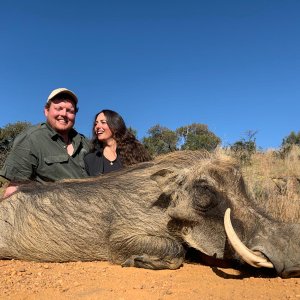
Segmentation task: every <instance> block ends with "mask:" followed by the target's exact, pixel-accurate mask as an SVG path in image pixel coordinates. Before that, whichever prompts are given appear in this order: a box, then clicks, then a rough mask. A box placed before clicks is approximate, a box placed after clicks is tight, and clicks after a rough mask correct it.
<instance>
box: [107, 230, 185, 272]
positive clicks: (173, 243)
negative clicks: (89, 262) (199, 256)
mask: <svg viewBox="0 0 300 300" xmlns="http://www.w3.org/2000/svg"><path fill="white" fill-rule="evenodd" d="M123 238H124V237H123ZM110 255H111V260H112V261H113V262H114V263H119V264H121V265H122V266H123V267H137V268H145V269H153V270H161V269H178V268H179V267H180V266H181V264H182V262H183V259H184V255H185V252H184V249H183V247H182V245H181V243H179V242H178V241H177V240H173V239H170V238H165V237H160V236H150V235H145V234H143V235H135V236H131V237H129V238H127V239H126V240H124V239H122V240H121V239H120V236H119V235H118V234H117V233H114V235H112V236H110Z"/></svg>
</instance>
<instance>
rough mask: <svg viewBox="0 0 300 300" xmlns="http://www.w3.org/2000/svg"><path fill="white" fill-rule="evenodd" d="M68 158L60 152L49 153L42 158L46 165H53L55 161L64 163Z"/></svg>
mask: <svg viewBox="0 0 300 300" xmlns="http://www.w3.org/2000/svg"><path fill="white" fill-rule="evenodd" d="M68 160H69V155H68V154H60V155H50V156H46V157H45V158H44V162H45V164H46V165H53V164H57V163H66V162H68Z"/></svg>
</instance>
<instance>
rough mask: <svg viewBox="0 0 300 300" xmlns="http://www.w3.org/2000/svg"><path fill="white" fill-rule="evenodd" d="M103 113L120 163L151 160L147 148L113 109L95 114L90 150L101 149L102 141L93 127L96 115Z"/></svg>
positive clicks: (131, 163)
mask: <svg viewBox="0 0 300 300" xmlns="http://www.w3.org/2000/svg"><path fill="white" fill-rule="evenodd" d="M101 113H103V114H104V116H105V117H106V122H107V125H108V127H109V129H110V130H111V132H112V135H113V138H114V139H115V141H116V143H117V153H118V155H119V156H120V159H121V162H122V165H123V166H124V167H125V166H130V165H133V164H136V163H139V162H145V161H149V160H152V157H151V155H150V154H149V152H148V151H147V149H146V148H145V147H144V146H143V145H142V144H141V143H140V142H139V141H138V140H137V138H136V137H135V135H134V134H133V133H132V132H131V131H130V130H129V129H128V128H127V127H126V124H125V122H124V120H123V118H122V117H121V116H120V115H119V114H118V113H117V112H115V111H113V110H110V109H103V110H101V111H100V112H98V113H97V114H96V115H95V118H94V122H93V129H92V140H91V143H92V146H91V152H95V151H97V150H100V151H103V149H104V146H105V145H104V143H103V142H102V141H99V140H98V138H97V135H96V133H95V130H94V127H95V122H96V119H97V117H98V116H99V115H100V114H101Z"/></svg>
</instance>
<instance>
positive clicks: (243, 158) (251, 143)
mask: <svg viewBox="0 0 300 300" xmlns="http://www.w3.org/2000/svg"><path fill="white" fill-rule="evenodd" d="M256 134H257V131H252V130H249V131H247V132H246V138H242V139H241V140H239V141H237V142H235V143H234V144H232V145H231V146H230V150H231V151H232V152H233V156H234V157H236V158H238V159H239V161H240V163H241V164H250V162H251V156H252V155H253V154H254V153H255V152H256V150H257V149H256V138H255V135H256Z"/></svg>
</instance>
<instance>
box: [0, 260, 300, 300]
mask: <svg viewBox="0 0 300 300" xmlns="http://www.w3.org/2000/svg"><path fill="white" fill-rule="evenodd" d="M0 274H1V276H0V299H14V300H15V299H16V300H18V299H26V300H27V299H28V300H29V299H55V300H59V299H75V300H76V299H84V300H87V299H118V300H122V299H141V300H143V299H166V300H167V299H188V300H193V299H205V300H209V299H214V300H215V299H235V300H239V299H251V300H255V299H263V300H267V299H272V300H276V299H278V300H279V299H280V300H283V299H295V300H297V299H299V300H300V278H292V279H282V278H279V277H274V274H273V273H271V275H270V272H268V273H266V272H263V271H262V270H258V271H255V272H254V271H250V270H248V271H246V270H242V271H238V270H234V269H221V268H212V267H208V266H203V265H199V264H197V265H196V264H187V263H185V264H184V265H183V267H181V268H180V269H178V270H175V271H173V270H162V271H152V270H145V269H136V268H122V267H121V266H118V265H112V264H110V263H108V262H73V263H36V262H24V261H17V260H0Z"/></svg>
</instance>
